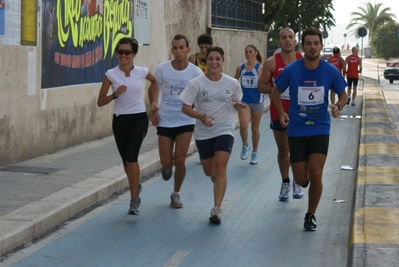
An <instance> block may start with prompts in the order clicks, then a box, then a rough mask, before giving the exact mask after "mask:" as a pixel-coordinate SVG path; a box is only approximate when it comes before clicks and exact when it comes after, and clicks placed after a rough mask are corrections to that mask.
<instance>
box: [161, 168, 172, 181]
mask: <svg viewBox="0 0 399 267" xmlns="http://www.w3.org/2000/svg"><path fill="white" fill-rule="evenodd" d="M172 168H173V167H170V168H169V169H164V168H162V170H161V174H162V179H164V180H165V181H169V179H170V177H172V174H173V169H172Z"/></svg>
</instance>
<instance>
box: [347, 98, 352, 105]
mask: <svg viewBox="0 0 399 267" xmlns="http://www.w3.org/2000/svg"><path fill="white" fill-rule="evenodd" d="M350 103H351V98H350V97H348V103H346V104H347V105H349V104H350Z"/></svg>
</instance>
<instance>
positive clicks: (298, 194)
mask: <svg viewBox="0 0 399 267" xmlns="http://www.w3.org/2000/svg"><path fill="white" fill-rule="evenodd" d="M292 188H293V190H294V191H293V192H292V197H293V198H296V199H300V198H303V190H302V186H300V185H299V184H297V183H296V182H295V180H294V182H293V183H292Z"/></svg>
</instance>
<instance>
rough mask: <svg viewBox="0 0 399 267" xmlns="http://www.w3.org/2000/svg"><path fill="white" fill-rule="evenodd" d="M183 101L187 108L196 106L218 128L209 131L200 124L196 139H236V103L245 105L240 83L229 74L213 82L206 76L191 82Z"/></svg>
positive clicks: (181, 98)
mask: <svg viewBox="0 0 399 267" xmlns="http://www.w3.org/2000/svg"><path fill="white" fill-rule="evenodd" d="M179 99H180V100H181V101H182V102H183V103H184V104H187V105H190V106H191V105H192V104H194V105H195V109H196V110H197V111H198V112H200V113H201V114H206V115H208V116H211V117H212V118H214V121H215V124H214V125H213V126H212V127H208V126H206V125H205V124H203V123H202V122H201V121H200V120H196V122H195V130H194V138H195V139H196V140H206V139H210V138H214V137H217V136H221V135H226V134H227V135H231V136H233V137H234V128H235V109H234V106H233V100H234V101H241V99H242V90H241V86H240V83H239V82H238V81H237V80H236V79H233V78H232V77H230V76H227V75H226V74H222V78H221V79H220V80H219V81H217V82H213V81H211V80H209V79H208V78H207V77H206V76H205V74H202V75H201V76H199V77H197V78H195V79H193V80H191V81H189V82H188V84H187V88H186V89H184V91H183V93H182V94H181V95H180V97H179Z"/></svg>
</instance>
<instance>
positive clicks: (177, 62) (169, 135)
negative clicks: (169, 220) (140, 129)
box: [149, 34, 202, 209]
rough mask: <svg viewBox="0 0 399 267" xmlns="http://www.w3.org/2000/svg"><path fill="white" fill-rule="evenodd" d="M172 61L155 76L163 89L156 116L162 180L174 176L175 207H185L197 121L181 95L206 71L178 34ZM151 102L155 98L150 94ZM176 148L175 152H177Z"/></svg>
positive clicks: (164, 65) (173, 198)
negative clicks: (184, 190) (183, 198)
mask: <svg viewBox="0 0 399 267" xmlns="http://www.w3.org/2000/svg"><path fill="white" fill-rule="evenodd" d="M171 52H172V54H173V56H174V58H173V59H172V60H169V61H166V62H163V63H161V64H159V65H158V66H157V67H156V68H155V70H154V75H155V77H156V78H157V80H158V83H159V87H160V94H159V97H158V99H159V110H158V111H156V112H154V113H153V114H152V119H151V120H152V124H153V125H155V126H157V134H158V150H159V157H160V160H161V165H162V171H161V173H162V178H163V179H164V180H165V181H168V180H169V179H170V178H171V177H172V174H173V169H172V168H173V165H174V166H175V173H174V178H175V179H174V190H173V192H172V194H171V196H170V199H171V202H170V206H171V207H172V208H176V209H179V208H182V207H183V203H182V202H181V200H180V195H179V192H180V189H181V186H182V184H183V180H184V178H185V176H186V166H185V162H186V155H187V151H188V148H189V145H190V142H191V138H192V135H193V131H194V124H195V119H193V118H191V117H189V116H187V115H186V114H184V113H183V112H182V111H181V109H182V104H183V103H182V102H181V100H179V98H178V97H179V95H180V94H181V92H182V91H183V90H184V88H186V85H187V83H188V81H189V80H191V79H194V78H196V77H198V76H200V75H202V71H201V70H200V69H199V68H198V67H197V66H195V65H194V64H192V63H190V62H189V61H188V57H187V55H188V53H190V46H189V43H188V39H187V37H185V36H184V35H181V34H177V35H175V37H174V38H173V40H172V48H171ZM149 98H150V101H151V100H152V96H151V95H149ZM173 148H174V151H173Z"/></svg>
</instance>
